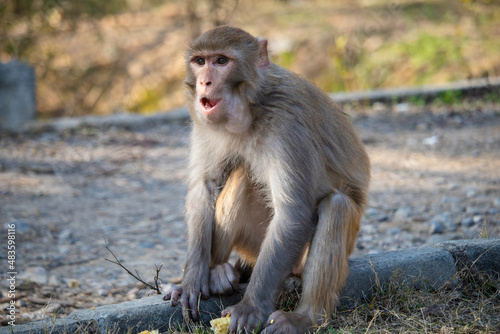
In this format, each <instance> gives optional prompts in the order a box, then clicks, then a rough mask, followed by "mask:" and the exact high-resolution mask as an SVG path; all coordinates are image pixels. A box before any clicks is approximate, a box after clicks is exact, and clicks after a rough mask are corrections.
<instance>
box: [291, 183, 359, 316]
mask: <svg viewBox="0 0 500 334" xmlns="http://www.w3.org/2000/svg"><path fill="white" fill-rule="evenodd" d="M362 214H363V210H362V208H361V207H360V206H359V205H357V204H356V203H355V202H354V201H353V200H352V199H351V198H350V197H349V196H347V195H345V194H344V193H342V192H335V193H331V194H330V195H328V196H327V197H325V198H324V199H323V200H322V201H321V202H320V204H319V206H318V225H317V227H316V231H315V233H314V237H313V240H312V243H311V246H310V248H309V253H308V256H307V261H306V265H305V268H304V273H303V290H302V299H301V301H300V304H299V306H298V308H297V311H298V312H301V313H306V314H308V315H309V317H310V318H311V320H312V322H313V323H314V324H316V323H319V322H322V321H324V320H326V318H327V317H329V316H330V315H331V313H332V311H333V309H334V307H335V306H336V304H337V302H338V300H339V293H340V291H341V289H342V286H343V285H344V283H345V280H346V278H347V274H348V272H349V263H348V257H349V255H350V254H351V252H352V251H353V249H354V245H355V241H356V236H357V234H358V231H359V227H360V221H361V217H362Z"/></svg>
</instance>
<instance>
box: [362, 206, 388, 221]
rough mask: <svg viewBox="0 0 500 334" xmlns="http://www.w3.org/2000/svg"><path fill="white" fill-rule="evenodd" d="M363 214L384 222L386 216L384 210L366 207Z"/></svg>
mask: <svg viewBox="0 0 500 334" xmlns="http://www.w3.org/2000/svg"><path fill="white" fill-rule="evenodd" d="M365 215H366V216H367V217H368V218H371V219H374V220H376V221H379V222H384V221H387V219H388V217H387V215H386V213H385V212H383V211H381V210H378V209H375V208H368V209H366V211H365Z"/></svg>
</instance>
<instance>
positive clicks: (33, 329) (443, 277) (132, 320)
mask: <svg viewBox="0 0 500 334" xmlns="http://www.w3.org/2000/svg"><path fill="white" fill-rule="evenodd" d="M350 268H351V269H350V273H349V277H348V279H347V284H346V286H345V288H344V290H343V294H342V302H343V303H349V302H352V301H355V300H364V299H366V298H369V297H370V296H372V295H373V293H375V291H376V289H377V285H379V286H380V287H382V288H384V287H387V285H388V284H389V282H390V281H391V280H394V279H396V280H398V282H399V281H401V282H402V281H404V282H406V283H411V284H413V285H414V286H416V287H419V288H433V289H438V288H440V287H442V286H443V285H445V284H448V283H453V282H454V281H455V280H456V279H458V276H457V275H456V274H457V272H459V271H461V270H462V269H468V270H470V271H471V272H477V271H481V272H485V273H487V274H489V275H492V276H495V277H499V276H500V238H496V239H477V240H461V241H449V242H444V243H440V244H437V245H434V246H428V247H420V248H412V249H406V250H400V251H393V252H384V253H378V254H370V255H364V256H360V257H357V258H353V259H350ZM395 274H396V275H395ZM242 295H243V291H242V292H241V293H240V294H236V295H233V296H229V297H227V296H224V297H213V298H210V299H209V300H206V301H205V300H202V301H201V302H200V312H201V315H202V322H203V323H204V324H205V325H207V324H208V322H209V321H210V319H213V318H217V317H219V316H220V311H221V310H222V309H223V308H225V307H227V306H229V305H233V304H235V303H237V302H238V301H239V300H240V299H241V297H242ZM182 323H183V319H182V315H181V311H180V308H179V307H170V303H168V302H164V301H163V300H162V296H154V297H147V298H143V299H138V300H134V301H130V302H126V303H122V304H115V305H106V306H101V307H96V308H95V309H94V310H82V311H77V312H74V313H72V314H71V315H69V316H68V317H66V318H63V319H58V320H56V321H50V320H44V321H38V322H32V323H29V324H25V325H19V326H15V327H12V328H10V327H3V328H0V333H19V334H25V333H78V332H85V333H123V332H127V331H128V330H129V329H130V330H131V332H132V333H138V332H140V331H143V330H146V329H159V330H160V332H161V331H166V330H167V329H169V328H179V327H178V326H179V325H178V324H182Z"/></svg>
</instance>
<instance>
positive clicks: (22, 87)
mask: <svg viewBox="0 0 500 334" xmlns="http://www.w3.org/2000/svg"><path fill="white" fill-rule="evenodd" d="M35 110H36V101H35V71H34V69H33V68H32V67H31V66H29V65H27V64H24V63H22V62H19V61H15V60H14V61H11V62H8V63H1V62H0V129H6V130H11V131H15V130H19V129H20V128H21V127H22V126H23V125H24V124H26V123H27V122H29V121H33V120H35Z"/></svg>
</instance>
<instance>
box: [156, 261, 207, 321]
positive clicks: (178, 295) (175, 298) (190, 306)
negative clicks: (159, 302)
mask: <svg viewBox="0 0 500 334" xmlns="http://www.w3.org/2000/svg"><path fill="white" fill-rule="evenodd" d="M193 271H195V270H194V269H192V270H191V271H190V272H189V273H186V274H185V275H184V277H183V279H182V283H181V284H180V285H176V286H174V287H173V288H171V289H170V290H168V291H167V293H166V295H165V296H164V297H163V300H170V304H171V305H172V306H177V304H179V302H180V304H181V307H182V313H183V315H184V317H186V318H189V317H190V318H192V319H193V320H198V298H199V296H200V293H201V297H202V298H203V299H208V298H209V297H210V289H209V285H208V282H209V276H208V268H207V270H199V271H198V272H199V274H194V273H192V272H193Z"/></svg>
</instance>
